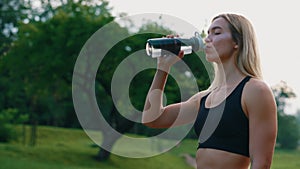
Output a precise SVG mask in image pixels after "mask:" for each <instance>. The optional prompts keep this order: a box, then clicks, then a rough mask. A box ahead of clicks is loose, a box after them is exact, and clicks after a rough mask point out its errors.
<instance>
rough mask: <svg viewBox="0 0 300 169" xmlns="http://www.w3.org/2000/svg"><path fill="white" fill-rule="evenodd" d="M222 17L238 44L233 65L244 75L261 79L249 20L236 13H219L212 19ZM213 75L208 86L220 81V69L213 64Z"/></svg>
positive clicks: (255, 42) (257, 53)
mask: <svg viewBox="0 0 300 169" xmlns="http://www.w3.org/2000/svg"><path fill="white" fill-rule="evenodd" d="M217 18H223V19H225V20H226V21H227V22H228V26H229V29H230V31H231V35H232V38H233V40H234V41H235V42H236V43H237V45H238V46H239V48H238V52H237V55H235V56H234V57H235V58H234V60H235V65H236V67H237V68H238V69H239V71H240V72H241V73H242V74H244V75H246V76H251V77H255V78H258V79H262V72H261V65H260V56H259V51H258V45H257V40H256V36H255V32H254V29H253V26H252V24H251V23H250V21H249V20H248V19H247V18H245V17H244V16H241V15H238V14H220V15H218V16H216V17H214V18H213V19H212V21H214V20H216V19H217ZM214 70H215V72H214V73H215V77H214V80H213V83H212V85H211V87H210V88H214V87H216V86H217V85H218V84H219V83H220V80H221V79H220V70H218V68H217V67H216V66H215V67H214Z"/></svg>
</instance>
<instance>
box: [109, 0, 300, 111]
mask: <svg viewBox="0 0 300 169" xmlns="http://www.w3.org/2000/svg"><path fill="white" fill-rule="evenodd" d="M109 3H110V6H111V7H113V10H112V13H113V14H114V15H115V16H119V14H120V13H126V14H127V15H129V16H130V15H138V14H143V13H157V14H162V18H164V15H171V16H173V17H178V18H180V19H183V20H184V21H186V22H188V23H190V24H192V25H194V26H195V27H197V28H198V29H199V30H202V29H207V28H208V26H209V23H210V21H211V19H212V17H214V16H216V15H217V14H220V13H238V14H242V15H244V16H245V17H247V18H248V19H249V20H250V21H251V23H252V24H253V26H254V29H255V32H256V35H257V40H258V44H259V51H260V55H261V63H262V70H263V75H264V80H265V82H266V83H267V84H269V85H270V86H274V85H276V84H278V83H279V82H280V81H285V82H286V83H287V85H288V86H289V87H291V88H292V89H293V91H294V92H295V94H296V95H297V97H296V99H291V100H289V101H288V107H287V110H286V113H288V114H294V113H296V111H297V110H299V109H300V78H299V75H297V74H300V53H299V51H298V50H299V49H300V43H299V41H300V19H299V17H298V16H300V10H299V5H298V2H297V1H295V0H285V1H282V0H277V1H276V2H275V1H262V0H251V1H250V0H248V1H242V0H226V1H221V0H219V1H218V0H206V1H201V0H182V1H174V0H148V1H143V0H110V1H109ZM167 22H168V21H166V20H165V21H164V23H166V24H168V23H167ZM170 25H172V23H170ZM175 28H176V27H175ZM297 31H299V33H298V32H297Z"/></svg>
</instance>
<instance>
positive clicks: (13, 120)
mask: <svg viewBox="0 0 300 169" xmlns="http://www.w3.org/2000/svg"><path fill="white" fill-rule="evenodd" d="M27 119H28V118H27V116H26V115H19V113H18V110H17V109H11V108H10V109H6V110H3V111H1V112H0V142H8V141H10V140H13V139H16V138H17V132H16V131H15V130H14V128H13V125H14V124H18V123H23V122H25V121H27Z"/></svg>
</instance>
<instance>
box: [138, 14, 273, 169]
mask: <svg viewBox="0 0 300 169" xmlns="http://www.w3.org/2000/svg"><path fill="white" fill-rule="evenodd" d="M169 37H170V38H172V36H169ZM205 42H206V47H205V53H206V60H207V61H209V62H212V63H214V65H215V76H214V80H213V82H212V84H211V86H210V87H209V88H208V89H207V90H205V91H201V92H199V93H196V94H195V95H194V96H192V97H191V98H190V99H188V100H187V101H184V102H181V103H176V104H171V105H167V106H163V105H162V95H163V90H164V86H165V84H166V80H167V77H168V72H169V70H170V68H171V66H172V65H173V64H174V63H176V62H177V61H179V60H180V59H181V58H182V57H183V52H180V53H179V55H178V57H174V56H168V57H159V58H158V62H157V71H156V74H155V76H154V79H153V82H152V85H151V87H150V90H149V93H148V95H147V99H146V103H145V107H144V112H143V119H142V121H143V123H144V124H145V125H147V126H149V127H152V128H168V127H172V126H176V125H182V124H186V123H191V122H195V124H194V129H195V131H196V133H197V134H198V136H200V140H199V145H198V149H197V154H196V162H197V168H198V169H248V168H249V166H251V169H268V168H270V166H271V163H272V157H273V153H274V146H275V140H276V134H277V119H276V117H277V115H276V104H275V101H274V97H273V94H272V91H271V90H270V88H269V87H268V86H267V85H266V84H265V83H264V82H263V81H262V75H261V69H260V62H259V54H258V49H257V43H256V39H255V33H254V30H253V28H252V25H251V23H250V22H249V21H248V20H247V19H246V18H245V17H243V16H241V15H237V14H221V15H218V16H216V17H215V18H213V20H212V23H211V25H210V27H209V29H208V36H207V37H206V39H205ZM222 70H223V71H222ZM210 113H216V114H217V115H219V116H220V119H219V120H217V121H215V123H217V124H216V127H215V128H214V130H213V132H211V133H210V134H209V137H207V138H201V134H202V133H203V131H202V129H203V130H204V128H205V127H203V126H204V125H206V124H204V123H205V121H206V120H208V116H209V114H210ZM195 119H196V120H195Z"/></svg>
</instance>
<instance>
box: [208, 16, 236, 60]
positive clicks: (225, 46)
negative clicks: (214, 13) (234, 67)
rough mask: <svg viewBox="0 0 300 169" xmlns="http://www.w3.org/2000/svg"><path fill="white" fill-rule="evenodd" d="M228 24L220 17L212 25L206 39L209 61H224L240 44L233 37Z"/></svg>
mask: <svg viewBox="0 0 300 169" xmlns="http://www.w3.org/2000/svg"><path fill="white" fill-rule="evenodd" d="M228 24H229V23H228V22H227V21H226V20H225V19H224V18H222V17H220V18H217V19H215V20H214V21H213V22H212V24H211V25H210V27H209V29H208V36H207V37H206V39H205V43H206V48H205V53H206V59H207V61H209V62H220V61H222V62H224V61H226V60H228V59H230V58H231V57H232V56H233V54H234V52H236V51H237V48H238V46H237V44H236V43H235V42H234V41H233V39H232V35H231V32H230V29H229V26H228Z"/></svg>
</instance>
